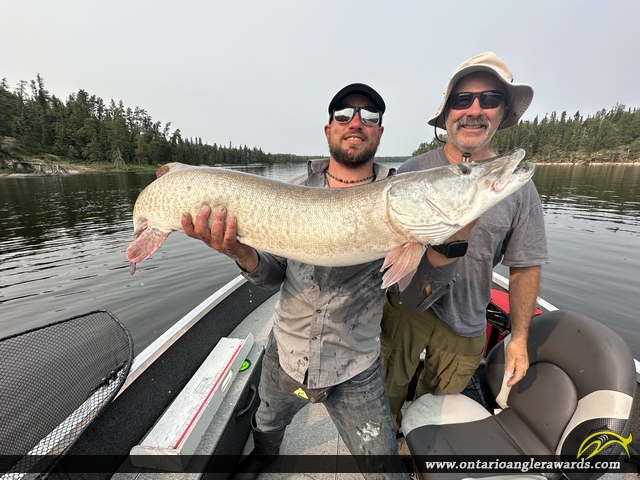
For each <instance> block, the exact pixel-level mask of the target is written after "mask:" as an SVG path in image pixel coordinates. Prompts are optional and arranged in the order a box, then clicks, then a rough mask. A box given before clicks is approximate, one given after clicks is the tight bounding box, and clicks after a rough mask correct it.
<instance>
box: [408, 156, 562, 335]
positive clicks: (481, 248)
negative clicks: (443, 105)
mask: <svg viewBox="0 0 640 480" xmlns="http://www.w3.org/2000/svg"><path fill="white" fill-rule="evenodd" d="M448 165H450V163H449V161H448V160H447V157H446V156H445V154H444V150H443V148H439V149H437V150H432V151H430V152H427V153H425V154H422V155H418V156H417V157H413V158H410V159H409V160H407V161H406V162H404V163H403V164H402V166H401V167H400V168H399V169H398V173H404V172H412V171H417V170H426V169H429V168H434V167H442V166H448ZM500 262H502V264H503V265H505V266H508V267H530V266H538V265H544V264H547V263H549V254H548V251H547V239H546V234H545V228H544V218H543V212H542V205H541V203H540V196H539V195H538V191H537V190H536V187H535V185H534V184H533V181H531V180H530V181H529V182H528V183H526V184H525V185H524V186H523V187H522V188H521V189H519V190H518V191H516V192H514V193H513V194H511V195H510V196H509V197H507V198H505V199H504V200H503V201H502V202H500V203H499V204H497V205H496V206H494V207H493V208H491V209H490V210H487V211H486V212H485V213H484V214H482V216H481V217H480V219H479V220H478V223H477V224H476V225H475V227H473V229H472V230H471V234H470V236H469V249H468V250H467V254H466V255H465V256H464V257H462V258H461V259H460V260H459V261H458V262H457V263H456V265H457V267H456V270H455V276H454V279H453V281H452V282H451V284H450V285H449V290H448V292H447V293H445V294H444V295H443V296H441V297H440V298H439V299H438V300H436V301H435V303H433V305H432V306H431V308H432V309H433V311H434V312H435V313H436V315H438V317H439V318H440V319H441V320H442V322H443V323H444V324H445V325H446V326H447V327H448V328H449V329H451V330H452V331H453V332H455V333H457V334H458V335H461V336H465V337H476V336H478V335H481V334H482V333H483V332H484V331H485V328H486V326H485V325H486V307H487V305H488V304H489V301H490V300H491V276H492V272H493V267H495V266H496V265H497V264H498V263H500Z"/></svg>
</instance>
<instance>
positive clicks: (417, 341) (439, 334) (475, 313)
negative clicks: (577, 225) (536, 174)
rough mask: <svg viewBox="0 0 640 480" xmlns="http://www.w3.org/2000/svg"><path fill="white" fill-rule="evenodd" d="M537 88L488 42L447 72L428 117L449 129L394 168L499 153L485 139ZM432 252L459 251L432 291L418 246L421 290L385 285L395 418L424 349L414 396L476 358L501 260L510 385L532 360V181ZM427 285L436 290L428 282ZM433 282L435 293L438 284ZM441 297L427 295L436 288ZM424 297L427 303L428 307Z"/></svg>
mask: <svg viewBox="0 0 640 480" xmlns="http://www.w3.org/2000/svg"><path fill="white" fill-rule="evenodd" d="M532 98H533V89H532V88H531V87H530V86H529V85H524V84H518V83H514V82H513V76H512V75H511V72H510V71H509V69H508V68H507V66H506V65H505V63H504V62H503V61H502V60H501V59H500V58H498V57H497V56H496V54H495V53H493V52H487V53H483V54H480V55H477V56H475V57H473V58H470V59H469V60H467V61H465V62H464V63H462V64H461V65H460V66H459V67H458V69H457V70H456V72H455V73H454V75H453V77H451V79H450V80H449V83H448V85H447V89H446V91H445V94H444V98H443V100H442V103H441V104H440V106H439V107H438V109H437V110H436V112H435V113H434V114H433V116H432V117H431V118H430V119H429V122H428V123H429V125H431V126H433V127H434V128H442V129H445V130H446V131H447V140H446V143H445V145H444V146H443V147H441V148H439V149H437V150H432V151H430V152H427V153H425V154H422V155H419V156H417V157H414V158H411V159H409V160H407V161H406V162H405V163H404V164H403V165H402V166H401V167H400V168H399V169H398V173H402V172H409V171H415V170H424V169H429V168H434V167H440V166H446V165H450V164H456V163H460V162H466V161H481V160H484V159H487V158H490V157H493V156H495V153H494V152H492V151H491V149H490V142H491V139H492V137H493V135H494V134H495V133H496V131H497V130H500V129H504V128H508V127H511V126H513V125H516V124H517V123H518V121H519V119H520V117H521V116H522V114H523V113H524V112H525V110H526V109H527V107H528V106H529V104H530V103H531V100H532ZM429 250H434V251H435V252H437V254H438V255H440V256H443V257H446V258H459V259H458V260H457V264H456V265H455V276H454V279H453V280H452V281H451V283H450V284H449V285H448V286H447V287H445V289H444V292H443V290H442V289H438V291H435V287H434V288H429V287H430V286H429V283H430V279H431V278H436V277H437V275H438V272H439V269H438V268H435V267H434V265H433V264H431V263H430V262H429V258H432V259H433V258H434V256H433V255H435V253H434V252H432V253H431V255H432V256H431V257H428V256H427V255H425V256H424V258H423V260H422V262H421V264H420V266H419V269H418V273H417V275H419V276H420V277H421V282H422V283H421V284H422V285H427V288H426V289H425V291H424V293H423V294H422V300H420V301H418V302H414V301H412V300H411V299H410V298H409V299H407V298H405V297H404V295H403V296H402V298H401V299H400V298H399V297H398V295H397V293H395V292H392V291H389V293H388V294H387V301H386V303H385V307H384V314H383V318H382V334H381V337H380V344H381V345H380V349H381V361H382V373H383V376H384V380H385V390H386V394H387V398H388V399H389V404H390V407H391V412H392V416H393V417H394V420H395V421H396V427H398V426H399V425H400V423H401V420H402V416H401V407H402V405H403V403H404V401H405V399H406V397H407V392H408V386H409V382H410V380H411V378H412V376H413V375H414V373H415V371H416V368H417V366H418V363H419V357H420V354H421V352H422V351H425V360H424V370H423V372H422V374H421V376H420V378H419V381H418V385H417V388H416V398H417V397H419V396H421V395H423V394H425V393H431V394H435V395H438V394H449V393H459V392H461V391H462V390H463V389H464V388H465V387H466V386H467V383H468V382H469V380H470V378H471V376H472V375H473V373H474V371H475V369H476V368H477V367H478V365H479V364H480V360H481V359H482V352H483V350H484V346H485V336H486V334H485V331H486V312H485V310H486V306H487V304H488V303H489V301H490V299H491V274H492V270H493V268H494V267H495V265H497V264H498V263H499V262H502V264H503V265H506V266H508V267H509V279H510V299H509V303H510V315H511V324H512V333H511V338H510V341H509V343H508V344H507V347H506V364H505V376H506V377H507V378H508V383H507V384H508V385H509V386H512V385H514V384H515V383H517V382H518V381H520V380H521V379H522V377H523V376H524V375H525V373H526V371H527V369H528V368H529V360H528V356H527V345H526V343H527V335H528V330H529V322H530V320H531V317H532V315H533V312H534V309H535V303H536V297H537V294H538V288H539V282H540V269H541V266H542V265H544V264H546V263H548V261H549V259H548V253H547V243H546V235H545V228H544V220H543V214H542V207H541V203H540V197H539V195H538V192H537V191H536V188H535V186H534V184H533V182H532V181H529V183H527V184H526V185H525V186H524V187H523V188H522V189H520V190H519V191H518V192H516V193H514V194H512V195H511V196H509V197H507V198H506V199H505V200H503V201H502V202H500V203H499V204H498V205H496V206H495V207H493V208H492V209H490V210H488V211H487V212H485V213H484V214H483V215H482V216H481V217H480V218H479V220H478V221H477V223H476V224H475V226H473V228H472V229H471V232H470V234H469V237H468V241H464V240H463V241H456V242H451V243H446V244H444V245H435V246H430V247H429ZM432 290H433V291H432ZM434 292H435V293H434ZM434 295H435V296H437V295H440V297H439V298H438V299H437V300H435V302H434V301H433V296H434ZM428 307H429V308H428Z"/></svg>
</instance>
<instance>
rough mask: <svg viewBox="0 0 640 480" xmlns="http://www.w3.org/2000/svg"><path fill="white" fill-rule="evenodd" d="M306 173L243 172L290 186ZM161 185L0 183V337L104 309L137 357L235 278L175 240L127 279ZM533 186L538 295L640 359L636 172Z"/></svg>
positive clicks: (589, 169) (608, 170)
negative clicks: (543, 230) (136, 209)
mask: <svg viewBox="0 0 640 480" xmlns="http://www.w3.org/2000/svg"><path fill="white" fill-rule="evenodd" d="M304 169H305V167H304V165H280V166H273V167H255V168H245V169H244V170H245V171H250V172H252V173H256V174H259V175H264V176H268V177H272V178H278V179H282V180H288V179H289V178H292V177H293V176H295V175H297V174H299V173H302V172H303V171H304ZM154 178H155V176H154V174H153V173H151V172H148V173H113V174H91V175H72V176H65V177H29V178H10V177H3V178H0V337H3V336H6V335H8V334H11V333H16V332H19V331H22V330H26V329H28V328H32V327H34V326H38V325H44V324H47V323H50V322H53V321H56V320H61V319H64V318H68V317H70V316H73V315H77V314H81V313H85V312H88V311H90V310H94V309H107V310H110V311H112V312H113V313H114V314H115V315H116V316H117V317H118V318H119V319H120V320H121V321H122V322H123V323H124V324H125V325H127V327H128V328H129V330H130V331H131V334H132V336H133V339H134V342H135V351H136V353H139V352H140V351H142V349H144V348H145V347H146V346H147V345H149V344H150V343H151V342H152V341H153V340H154V339H155V338H156V337H157V336H158V335H160V334H162V333H163V332H164V331H165V330H166V329H167V328H168V327H169V326H171V325H172V324H173V323H174V322H175V321H176V320H178V319H179V318H180V317H181V316H182V315H184V314H185V313H187V312H188V311H189V310H191V309H192V308H193V307H194V306H195V305H197V304H198V303H199V302H201V301H202V300H204V299H205V298H207V297H208V296H209V295H211V294H212V293H213V292H215V291H216V290H217V289H218V288H220V287H221V286H222V285H224V284H225V283H227V282H228V281H229V280H231V279H232V278H234V277H235V276H236V275H237V274H238V269H237V267H236V266H235V264H234V262H232V261H231V260H229V259H228V258H226V257H225V256H223V255H220V254H217V253H216V252H214V251H212V250H210V249H208V248H207V247H205V246H204V245H203V244H202V243H201V242H198V241H195V240H192V239H190V238H188V237H186V236H185V235H182V234H178V233H175V234H172V235H170V236H169V238H168V240H167V241H166V242H165V243H164V244H163V245H162V247H161V248H160V249H159V250H158V251H157V252H156V253H155V254H154V255H153V257H152V258H150V259H148V260H146V261H144V262H142V263H140V264H138V270H137V272H136V274H135V275H134V276H131V275H130V274H129V264H128V262H127V260H126V258H125V254H124V252H125V250H126V248H127V245H128V244H129V243H130V242H131V240H132V239H133V237H132V235H133V227H132V224H131V212H132V210H133V204H134V203H135V199H136V197H137V195H138V194H139V193H140V191H141V190H142V189H143V188H144V187H145V186H146V185H147V184H148V183H150V182H152V181H153V179H154ZM534 181H535V183H536V185H537V187H538V191H539V192H540V196H541V198H542V202H543V205H544V210H545V221H546V226H547V236H548V242H549V250H550V255H551V264H549V265H547V266H545V267H544V268H543V274H542V290H541V296H542V297H543V298H545V299H546V300H547V301H549V302H551V303H553V304H554V305H556V306H557V307H559V308H566V309H570V310H574V311H578V312H581V313H584V314H586V315H588V316H590V317H592V318H594V319H596V320H598V321H601V322H602V323H604V324H606V325H608V326H610V327H611V328H612V329H614V330H615V331H617V332H618V333H619V334H620V335H622V336H623V338H625V340H626V341H627V343H628V344H629V346H630V348H631V350H632V352H633V354H634V356H635V357H636V358H638V359H640V328H639V326H640V315H639V313H638V312H640V255H639V254H640V165H629V166H621V165H619V166H565V165H540V166H538V167H537V169H536V172H535V176H534ZM498 271H499V272H500V273H503V274H506V273H507V270H506V269H504V268H500V267H498Z"/></svg>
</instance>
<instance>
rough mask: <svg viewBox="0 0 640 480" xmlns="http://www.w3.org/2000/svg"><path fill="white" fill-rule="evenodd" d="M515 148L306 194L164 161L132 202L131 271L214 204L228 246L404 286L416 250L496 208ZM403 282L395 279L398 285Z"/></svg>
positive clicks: (514, 176) (506, 188)
mask: <svg viewBox="0 0 640 480" xmlns="http://www.w3.org/2000/svg"><path fill="white" fill-rule="evenodd" d="M524 155H525V152H524V150H520V149H517V150H514V151H513V152H511V153H508V154H506V155H502V156H498V157H495V158H492V159H489V160H486V161H483V162H478V163H459V164H456V165H450V166H447V167H440V168H434V169H431V170H424V171H420V172H409V173H404V174H400V175H396V176H392V177H389V178H387V179H385V180H381V181H379V182H374V183H370V184H367V185H362V186H357V187H351V188H311V187H303V186H300V185H293V184H290V183H285V182H280V181H277V180H272V179H268V178H264V177H259V176H256V175H251V174H247V173H242V172H237V171H234V170H229V169H224V168H211V167H194V166H188V165H183V164H180V163H173V164H168V165H165V166H163V167H161V168H160V169H159V170H158V177H159V178H158V179H157V180H155V181H154V182H153V183H151V184H150V185H149V186H147V187H146V188H145V189H144V190H143V191H142V193H140V195H139V196H138V199H137V201H136V204H135V207H134V209H133V225H134V230H135V231H134V237H135V240H134V241H133V242H132V243H131V244H130V245H129V248H127V258H128V259H129V262H130V263H131V273H132V274H133V273H134V272H135V264H136V263H137V262H141V261H143V260H144V259H146V258H147V257H149V256H150V255H151V254H152V253H153V252H154V251H156V249H158V247H159V246H160V245H161V244H162V242H164V240H165V239H166V238H167V236H168V235H169V234H170V233H171V232H172V231H174V230H177V231H182V226H181V224H180V219H181V217H182V214H183V213H184V212H189V213H190V214H191V216H192V217H193V218H195V215H196V212H197V211H198V209H200V207H201V206H203V205H205V204H206V205H209V206H210V207H211V208H212V209H214V208H216V207H217V206H218V205H224V206H225V207H226V208H227V211H228V213H229V214H230V215H235V216H236V217H237V219H238V240H239V241H240V242H242V243H245V244H247V245H251V246H252V247H254V248H256V249H258V250H263V251H265V252H270V253H273V254H276V255H280V256H283V257H286V258H289V259H293V260H297V261H300V262H304V263H308V264H312V265H321V266H327V267H336V266H346V265H357V264H360V263H365V262H370V261H373V260H378V259H380V258H383V257H384V258H385V261H384V263H383V267H382V268H383V269H387V270H386V272H385V275H384V278H383V284H382V288H386V287H388V286H389V285H392V284H394V283H395V282H399V281H400V280H401V279H402V281H401V282H400V285H401V286H403V285H406V284H407V283H408V282H409V280H410V279H411V277H412V276H413V273H414V271H415V268H416V267H417V265H418V263H419V261H420V258H421V256H422V253H423V245H429V244H433V245H437V244H440V243H442V242H443V241H444V240H445V239H447V238H448V237H450V236H451V235H453V234H454V233H455V232H457V231H458V230H460V229H461V228H462V227H464V226H465V225H467V224H469V223H470V222H472V221H473V220H475V219H476V218H478V217H479V216H480V215H481V214H482V213H483V212H485V211H486V210H488V209H489V208H491V207H492V206H494V205H495V204H497V203H498V202H500V201H501V200H502V199H503V198H505V197H507V196H508V195H510V194H511V193H513V192H514V191H516V190H517V189H519V188H520V187H522V186H523V185H524V184H525V183H526V182H527V181H528V180H529V179H530V178H531V176H532V175H533V170H534V166H533V164H531V163H525V164H524V165H522V166H520V167H518V164H519V163H520V161H521V160H522V158H523V157H524ZM403 277H404V278H403Z"/></svg>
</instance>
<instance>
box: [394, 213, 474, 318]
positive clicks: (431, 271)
mask: <svg viewBox="0 0 640 480" xmlns="http://www.w3.org/2000/svg"><path fill="white" fill-rule="evenodd" d="M477 222H478V220H474V221H473V222H471V223H470V224H469V225H467V226H466V227H464V228H463V229H461V230H459V231H458V232H456V233H455V234H453V235H452V236H451V237H449V238H447V239H446V240H445V241H444V242H443V243H450V242H454V241H456V240H467V239H468V238H469V235H470V233H471V229H472V228H473V226H474V225H475V224H476V223H477ZM457 263H458V259H457V258H447V257H445V256H444V255H443V254H441V253H438V252H436V251H435V250H434V249H432V248H427V251H426V252H425V254H424V256H423V257H422V259H421V260H420V264H419V265H418V269H417V271H416V273H415V275H414V277H413V279H412V280H411V282H410V283H409V285H408V286H407V288H405V290H404V291H402V292H399V291H398V290H397V289H396V293H397V294H398V297H399V299H400V301H401V302H402V303H403V304H404V306H405V307H407V308H408V309H410V310H413V311H414V312H423V311H425V310H426V309H427V308H429V307H430V306H431V305H433V303H434V302H435V301H436V300H438V299H439V298H440V297H441V296H442V295H444V294H445V293H446V292H447V289H448V286H449V284H450V283H451V281H452V280H453V277H454V275H455V271H456V268H457Z"/></svg>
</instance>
